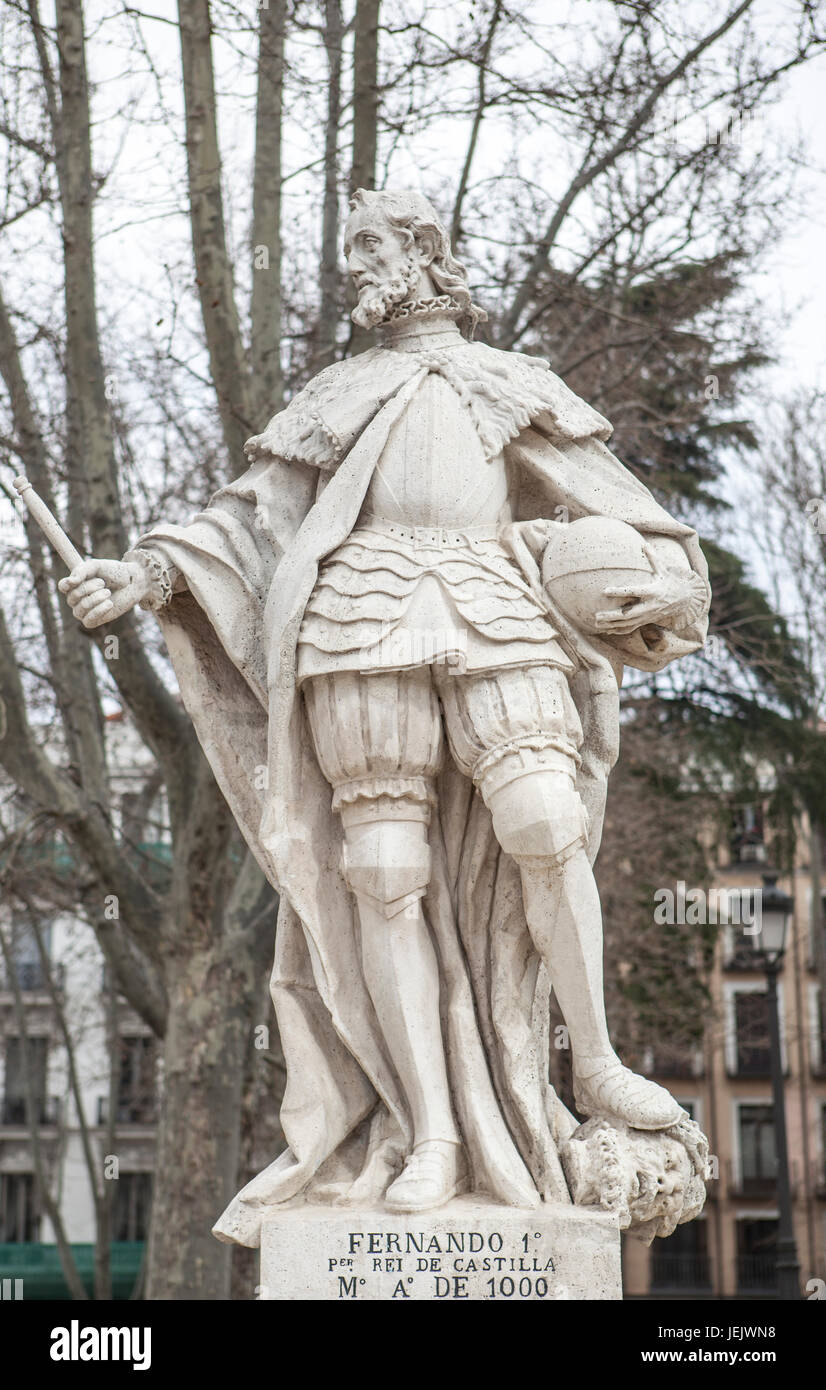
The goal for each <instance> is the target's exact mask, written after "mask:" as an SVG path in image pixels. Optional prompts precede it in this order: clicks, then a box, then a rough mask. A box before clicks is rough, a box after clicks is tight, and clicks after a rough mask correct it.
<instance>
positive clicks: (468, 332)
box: [350, 188, 487, 338]
mask: <svg viewBox="0 0 826 1390" xmlns="http://www.w3.org/2000/svg"><path fill="white" fill-rule="evenodd" d="M350 207H351V209H352V210H353V211H354V212H355V211H356V210H357V209H359V208H375V209H376V210H377V211H378V212H380V213H381V215H382V217H384V218H385V219H386V221H387V222H389V223H390V225H391V227H395V228H396V230H397V231H399V232H401V234H402V237H403V239H404V241H405V244H406V245H407V246H412V245H413V244H414V242H417V241H421V239H422V237H424V236H429V237H432V239H433V243H434V246H435V255H434V257H433V260H432V261H431V263H430V265H429V266H428V267H427V273H428V275H429V276H430V278H431V280H432V281H433V283H434V285H435V286H436V288H437V290H438V291H439V294H449V295H451V296H452V297H453V298H454V299H455V300H456V302H457V304H459V305H460V307H461V309H462V314H461V317H460V319H459V328H460V329H461V331H462V332H463V333H464V335H465V337H466V338H472V337H473V334H474V331H475V329H476V325H477V323H484V321H485V319H486V318H487V314H486V313H485V311H484V309H480V308H479V306H478V304H474V303H473V301H472V299H471V297H470V289H469V288H468V277H467V271H466V270H465V267H464V266H463V265H462V264H461V262H460V261H457V259H456V257H455V256H454V255H453V252H452V251H451V249H450V237H449V236H448V232H447V228H446V227H445V225H444V223H443V222H442V221H440V219H439V215H438V213H437V212H436V209H435V208H434V207H433V204H432V203H429V202H428V200H427V198H425V197H423V196H422V194H421V193H416V192H414V191H413V190H412V189H402V190H399V191H398V192H382V191H374V190H372V189H368V188H357V189H356V191H355V193H354V194H353V196H352V198H351V199H350Z"/></svg>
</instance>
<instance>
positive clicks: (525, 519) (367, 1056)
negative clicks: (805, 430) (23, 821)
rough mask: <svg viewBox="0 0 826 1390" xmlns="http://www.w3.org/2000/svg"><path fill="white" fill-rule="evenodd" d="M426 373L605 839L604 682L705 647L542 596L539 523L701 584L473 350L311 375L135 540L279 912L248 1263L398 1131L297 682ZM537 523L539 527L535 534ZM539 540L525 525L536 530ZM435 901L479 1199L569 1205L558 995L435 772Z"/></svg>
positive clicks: (245, 1239) (681, 552) (581, 454)
mask: <svg viewBox="0 0 826 1390" xmlns="http://www.w3.org/2000/svg"><path fill="white" fill-rule="evenodd" d="M428 371H441V372H443V374H444V375H445V376H446V377H447V379H448V380H450V381H451V382H452V384H453V385H455V386H456V389H457V390H458V391H459V393H460V395H461V396H462V398H463V400H464V401H465V403H466V405H467V406H468V409H469V410H470V412H471V415H472V416H473V419H474V424H475V426H476V428H477V430H478V432H479V434H480V438H481V439H482V441H483V443H484V444H485V447H486V451H487V453H488V455H489V456H493V454H495V453H497V452H499V450H501V449H502V448H504V449H505V456H506V461H507V465H508V469H509V477H510V479H511V480H512V481H511V501H512V506H513V514H514V517H515V518H516V520H515V522H514V523H513V524H512V525H510V526H508V527H507V528H506V530H505V532H504V533H503V540H504V541H505V543H506V545H508V546H509V548H510V550H511V553H512V554H513V557H514V560H515V562H516V563H517V565H518V566H519V568H520V569H521V571H522V573H523V574H524V575H525V577H526V578H527V579H528V581H529V583H530V584H531V586H532V587H533V589H534V591H535V592H536V593H537V594H538V595H541V596H542V602H543V603H544V604H545V606H546V607H547V609H548V611H549V613H550V615H551V619H552V621H553V623H554V626H555V628H556V629H557V631H558V632H559V633H560V640H561V641H562V643H563V646H564V647H565V649H566V651H567V652H568V654H569V655H570V656H571V657H572V659H573V660H574V662H575V665H576V672H575V674H574V676H572V677H571V689H572V693H573V696H574V699H575V701H576V704H577V707H578V710H579V714H580V718H581V720H582V725H583V731H584V744H583V748H582V759H583V761H582V767H581V768H580V771H579V782H578V785H579V790H580V792H581V794H582V797H583V800H584V802H585V805H586V807H587V809H588V812H589V816H590V825H591V841H590V846H589V850H590V854H591V857H592V858H593V856H594V855H595V854H596V851H597V848H598V844H599V838H600V834H601V826H602V816H603V810H604V802H605V790H606V782H607V777H608V773H609V771H610V768H611V767H612V765H613V763H614V761H615V759H616V756H617V751H618V734H619V729H618V682H619V680H620V679H621V674H622V667H623V665H624V664H630V665H632V666H636V667H639V668H642V669H645V670H657V669H659V668H660V667H662V666H664V665H665V664H666V663H667V662H669V661H671V660H673V659H674V658H675V657H677V656H680V655H682V654H684V653H686V652H690V651H693V650H695V649H696V648H697V647H699V646H700V645H702V642H703V641H704V638H705V619H704V617H700V618H698V619H697V621H695V622H693V623H691V625H690V626H688V627H686V628H685V629H683V630H680V631H677V632H665V631H659V630H655V631H654V634H653V639H652V637H651V635H650V633H649V635H648V637H647V640H645V641H644V640H643V638H642V637H641V635H640V634H639V633H635V634H633V636H631V637H625V638H616V639H612V641H611V642H610V643H609V642H604V643H603V642H601V641H599V640H597V639H588V640H587V641H586V640H585V639H583V637H582V636H581V634H579V633H578V632H576V631H575V630H574V629H572V628H571V626H570V624H569V623H568V622H567V621H566V619H565V617H564V615H563V614H562V613H561V612H559V611H558V610H557V609H556V608H555V606H554V605H553V604H552V603H551V602H550V600H549V599H548V598H547V595H546V594H544V591H543V590H542V588H541V583H540V577H539V568H538V562H537V561H538V557H541V548H542V527H541V524H537V519H539V520H540V521H541V519H544V518H554V517H555V516H556V517H558V516H559V515H560V512H559V510H558V509H559V508H560V507H564V508H566V509H567V519H570V520H574V519H576V518H578V517H581V516H587V515H594V514H596V515H602V516H607V517H614V518H618V519H620V520H622V521H625V522H628V523H630V525H632V526H634V527H636V528H637V529H638V530H639V531H640V532H641V533H643V535H644V537H645V539H646V540H648V541H649V542H651V543H652V544H653V545H654V546H655V547H657V546H658V547H659V548H660V550H661V551H662V554H663V556H664V558H665V559H666V560H669V559H670V560H671V561H672V562H673V563H678V564H680V565H682V566H683V567H685V568H686V569H687V568H688V567H689V566H690V567H691V569H693V570H694V572H695V573H696V574H697V575H699V576H702V578H703V579H705V575H706V569H705V564H704V561H703V557H702V554H701V552H700V548H699V545H698V543H697V537H696V534H695V533H694V532H693V531H692V530H691V529H690V528H689V527H688V526H684V525H682V524H680V523H679V522H677V521H675V520H673V519H672V518H671V517H670V516H669V515H668V513H667V512H666V511H664V510H663V508H662V507H660V506H659V504H658V503H657V502H656V501H655V500H654V498H653V497H652V495H651V494H650V492H649V491H648V490H647V488H645V487H644V486H643V484H642V483H640V482H639V481H638V480H637V479H636V478H634V477H633V475H632V474H631V473H629V472H628V471H627V470H626V469H625V468H624V467H623V466H622V464H620V463H619V462H618V460H617V459H616V458H614V456H613V455H612V454H611V453H610V451H609V450H608V449H607V447H606V445H605V443H604V439H605V438H606V437H607V436H608V434H609V433H610V426H609V425H608V423H607V422H606V421H605V420H603V418H602V417H601V416H600V415H598V414H597V413H596V411H593V410H592V409H591V408H590V407H589V406H588V405H586V404H585V402H583V401H581V400H579V399H578V398H577V397H576V396H574V395H573V393H572V392H571V391H569V390H568V388H567V387H566V386H565V385H564V383H563V382H561V381H560V380H559V378H557V377H555V376H554V375H553V373H552V372H550V371H549V369H548V365H547V363H545V362H543V361H542V360H541V359H537V358H529V357H523V356H521V355H520V354H517V353H502V352H497V351H496V350H495V349H492V348H489V347H485V346H484V345H481V344H468V343H464V342H462V343H461V345H459V346H457V347H456V348H452V349H449V350H444V351H441V352H433V351H430V352H417V351H414V352H411V351H406V352H398V351H388V349H387V348H373V349H371V350H370V351H368V352H366V353H364V354H362V355H361V356H360V357H358V358H356V359H354V360H353V361H349V362H343V363H338V364H336V365H335V366H333V367H331V368H328V369H327V370H326V371H324V372H322V373H321V374H320V375H319V376H318V377H316V378H315V380H314V381H313V382H311V383H310V385H309V386H308V387H307V388H305V390H304V391H302V392H301V393H300V394H299V395H298V396H297V397H296V398H295V399H294V400H293V401H292V402H291V404H290V405H289V406H288V407H287V409H286V410H284V411H282V412H281V413H280V414H279V415H277V416H276V417H275V418H274V420H273V421H272V422H271V423H270V425H269V426H268V427H267V430H266V431H265V432H264V434H263V435H260V436H257V437H256V438H255V439H253V440H251V441H250V443H249V445H248V446H247V453H248V455H249V457H251V458H252V460H253V462H252V466H251V467H250V468H249V470H248V471H247V472H246V473H244V474H243V476H241V477H240V478H238V479H237V480H236V481H234V482H232V483H230V484H229V485H228V486H227V487H225V488H222V489H221V490H220V491H219V492H218V493H216V494H215V496H214V497H213V498H212V499H211V501H210V502H209V504H208V506H207V507H206V509H205V510H204V511H203V512H201V513H200V514H199V515H197V516H196V517H195V518H194V519H193V520H192V521H191V522H190V524H189V525H187V526H172V525H170V526H160V527H158V528H157V529H155V530H154V531H152V532H151V533H150V534H148V535H146V536H144V537H142V538H141V540H140V541H139V542H138V544H139V545H143V546H147V547H150V548H151V549H152V550H154V551H156V552H159V553H160V554H161V555H162V556H163V558H164V559H165V560H166V561H167V562H168V563H171V564H174V565H175V566H176V567H177V569H178V570H179V571H180V572H181V574H182V575H183V576H184V578H185V580H186V585H187V588H186V590H184V591H182V592H179V593H176V594H175V596H174V597H173V599H172V601H171V603H170V604H169V605H168V606H167V607H166V608H164V609H163V610H161V612H160V615H159V617H160V622H161V624H162V627H163V632H164V636H165V639H166V643H167V647H168V649H169V653H170V657H171V659H172V662H173V665H174V668H175V672H176V675H177V678H178V682H179V685H180V690H181V694H182V697H183V700H184V703H185V706H186V708H187V710H188V712H189V714H190V716H191V718H192V720H193V723H194V725H195V729H196V732H197V734H198V737H199V739H200V742H201V744H202V745H203V748H204V750H205V752H206V755H207V757H208V759H209V761H210V764H211V766H212V769H213V771H214V773H215V776H216V778H217V780H218V783H219V785H220V787H221V790H222V792H223V794H224V795H225V797H226V799H227V802H228V803H229V805H230V807H231V809H232V812H233V814H234V816H235V818H236V820H237V822H238V825H239V826H240V828H241V831H242V832H243V835H244V837H245V839H246V841H247V843H248V844H249V846H250V849H251V850H252V852H253V854H254V855H255V857H256V859H257V860H258V863H259V864H260V866H261V868H262V870H263V871H264V873H265V874H266V876H267V878H268V879H269V881H270V882H271V883H272V884H273V885H274V886H275V887H276V888H277V890H278V892H279V895H280V905H279V911H278V923H277V931H276V946H275V962H274V967H273V972H272V980H271V993H272V998H273V1003H274V1005H275V1010H276V1015H277V1019H278V1026H279V1030H280V1035H281V1042H282V1046H283V1050H284V1058H285V1062H286V1067H287V1085H286V1092H285V1095H284V1100H283V1105H282V1109H281V1122H282V1127H283V1131H284V1135H285V1138H286V1143H287V1147H286V1148H285V1150H284V1151H283V1153H282V1154H281V1155H280V1156H279V1157H278V1158H276V1159H275V1161H274V1162H273V1163H271V1164H270V1165H269V1166H268V1167H267V1168H265V1169H264V1170H263V1172H261V1173H260V1174H258V1176H257V1177H255V1178H254V1179H253V1180H252V1181H251V1182H250V1183H248V1184H247V1186H246V1187H245V1188H243V1190H242V1191H241V1192H240V1193H239V1194H238V1196H237V1197H235V1198H234V1199H233V1201H232V1202H231V1203H230V1205H229V1207H228V1208H227V1209H226V1211H225V1212H224V1213H223V1215H222V1216H221V1217H220V1219H219V1221H218V1223H217V1224H216V1226H215V1228H214V1233H215V1235H216V1236H218V1237H219V1239H222V1240H225V1241H233V1242H238V1243H240V1244H243V1245H249V1246H255V1245H258V1243H259V1239H260V1223H261V1219H262V1217H263V1216H264V1215H265V1214H267V1212H268V1211H271V1210H272V1207H273V1204H276V1203H283V1202H291V1201H303V1200H305V1199H307V1198H309V1199H310V1200H314V1201H336V1200H338V1201H344V1202H348V1201H349V1202H351V1203H354V1204H355V1203H358V1204H360V1205H361V1204H362V1203H363V1204H366V1205H369V1204H371V1203H374V1202H376V1201H377V1200H379V1199H380V1198H381V1196H382V1193H383V1191H384V1188H385V1186H386V1185H387V1182H388V1181H389V1177H390V1175H392V1172H393V1171H396V1170H397V1169H398V1166H399V1164H400V1162H401V1159H402V1158H403V1156H404V1154H405V1153H406V1152H407V1151H408V1150H409V1147H410V1143H411V1123H410V1116H409V1112H408V1108H407V1104H406V1101H405V1097H404V1095H403V1094H402V1093H401V1089H400V1086H399V1082H398V1079H397V1077H396V1076H395V1074H394V1070H393V1067H392V1064H391V1062H390V1058H389V1056H388V1053H387V1049H386V1047H385V1044H384V1041H383V1038H382V1034H381V1030H380V1028H379V1025H378V1021H377V1018H376V1015H375V1011H374V1009H373V1005H372V1002H371V1000H370V997H369V994H368V993H367V989H366V986H365V983H364V979H363V976H362V971H361V966H360V945H359V932H358V918H357V911H356V904H355V900H354V898H353V897H352V895H351V894H350V892H349V891H348V890H347V888H346V886H345V883H344V880H343V878H342V876H341V869H340V858H341V849H342V832H341V827H340V823H339V820H338V817H337V816H335V815H334V814H333V812H332V809H331V789H330V786H329V784H328V783H327V782H326V781H325V779H324V777H323V775H322V773H321V771H320V769H319V766H318V763H317V761H316V758H315V754H314V752H313V746H312V741H311V738H310V734H309V729H308V726H307V723H306V716H305V713H304V708H303V701H302V699H301V697H300V692H299V691H298V690H297V688H296V660H297V651H296V647H297V638H298V632H299V627H300V624H301V619H302V615H303V612H304V608H305V605H306V603H307V601H308V599H309V597H310V594H311V593H312V590H313V587H314V585H315V582H316V578H317V575H318V569H319V564H320V562H321V561H322V560H323V559H324V557H325V556H327V555H329V554H330V553H331V552H332V551H334V550H335V549H336V547H337V546H339V545H340V544H341V543H342V542H343V541H344V540H345V539H346V538H347V536H348V535H349V534H350V532H351V530H352V529H353V527H354V525H355V523H356V521H357V519H358V516H359V512H360V509H361V507H362V503H363V500H364V497H365V493H366V491H367V487H368V485H369V482H370V479H371V476H372V474H373V470H374V468H375V466H376V463H377V461H378V459H379V457H380V455H381V451H382V448H383V446H384V444H385V441H386V440H387V437H388V433H389V431H390V428H391V426H392V424H393V422H394V421H395V420H397V419H398V418H399V416H400V415H401V413H402V412H403V410H404V409H405V407H406V405H407V403H408V402H409V400H410V399H411V398H412V396H413V395H414V394H415V392H416V390H417V388H418V386H419V384H420V382H421V381H422V380H423V379H424V377H425V375H426V374H427V372H428ZM526 523H527V524H526ZM531 523H533V524H531ZM437 790H438V810H437V811H436V812H435V813H434V816H433V819H432V822H431V828H430V841H431V850H432V862H433V876H432V882H431V884H430V887H429V890H428V893H427V896H426V898H425V901H424V907H425V914H426V917H427V920H428V922H429V924H430V928H431V931H432V935H433V939H434V944H435V949H436V953H437V957H438V962H439V970H440V980H441V994H440V998H441V1009H442V1023H443V1032H444V1038H445V1045H446V1053H447V1057H448V1067H449V1075H450V1083H451V1092H452V1095H453V1099H454V1105H455V1110H456V1116H457V1120H458V1123H459V1126H460V1129H461V1132H462V1136H463V1139H464V1142H465V1146H466V1150H467V1154H468V1158H469V1162H470V1166H471V1172H472V1185H473V1190H474V1191H477V1192H482V1193H486V1194H488V1195H489V1196H490V1197H491V1198H492V1199H493V1200H495V1201H498V1202H500V1203H505V1204H508V1205H514V1206H520V1207H527V1208H531V1207H536V1206H538V1205H539V1204H540V1203H541V1202H543V1201H557V1202H565V1203H567V1202H570V1200H571V1199H570V1196H569V1193H568V1189H567V1186H566V1184H565V1179H564V1175H563V1172H562V1168H561V1164H560V1160H559V1154H558V1148H559V1145H560V1143H561V1142H562V1141H563V1140H564V1139H566V1138H567V1137H568V1135H569V1134H570V1133H571V1132H572V1130H573V1129H574V1127H575V1123H574V1120H573V1118H572V1117H571V1115H570V1114H569V1112H568V1111H567V1110H566V1109H565V1108H564V1106H563V1105H562V1103H561V1102H560V1101H559V1099H558V1098H557V1096H556V1095H555V1093H554V1091H553V1090H552V1088H551V1087H550V1084H549V1081H548V1055H549V1054H548V1046H549V1038H548V1032H549V1025H548V1012H549V1011H548V1001H549V993H550V985H551V984H552V982H549V981H548V979H547V976H546V975H545V972H544V967H542V966H541V963H540V960H539V958H538V956H537V954H536V952H535V950H534V948H533V945H532V942H531V939H530V936H529V933H528V929H527V926H526V922H525V915H524V909H523V905H522V894H521V886H520V879H519V872H518V868H517V866H516V864H515V863H514V862H513V861H512V860H511V859H510V858H509V856H508V855H506V854H504V853H503V852H502V851H501V850H500V849H499V847H498V844H497V842H496V840H495V838H494V834H493V829H492V824H491V818H490V814H489V812H488V810H487V808H486V807H485V805H484V803H483V802H482V800H481V798H480V797H479V796H477V795H476V794H475V792H474V788H473V786H472V784H471V782H470V781H469V780H468V779H467V778H466V777H465V776H464V775H463V774H462V773H461V772H459V770H458V769H457V768H456V767H455V766H454V765H453V764H452V761H451V760H450V759H449V758H447V759H446V763H445V766H444V768H443V770H442V772H441V773H440V776H439V782H438V788H437Z"/></svg>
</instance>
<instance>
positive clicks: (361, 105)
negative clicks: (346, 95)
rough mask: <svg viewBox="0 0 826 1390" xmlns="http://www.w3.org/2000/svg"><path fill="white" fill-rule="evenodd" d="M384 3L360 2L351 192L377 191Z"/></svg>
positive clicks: (377, 0)
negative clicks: (380, 34)
mask: <svg viewBox="0 0 826 1390" xmlns="http://www.w3.org/2000/svg"><path fill="white" fill-rule="evenodd" d="M380 10H381V0H358V4H357V5H356V17H355V33H354V39H353V160H352V164H351V167H350V192H351V194H352V193H354V192H355V190H356V189H357V188H375V186H376V156H377V151H378V122H379V12H380Z"/></svg>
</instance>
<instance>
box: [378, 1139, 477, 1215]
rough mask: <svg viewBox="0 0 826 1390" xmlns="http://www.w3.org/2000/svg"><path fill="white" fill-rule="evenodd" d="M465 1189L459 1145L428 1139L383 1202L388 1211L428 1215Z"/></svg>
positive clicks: (464, 1169) (465, 1177) (417, 1146)
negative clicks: (421, 1212)
mask: <svg viewBox="0 0 826 1390" xmlns="http://www.w3.org/2000/svg"><path fill="white" fill-rule="evenodd" d="M466 1188H467V1163H466V1161H465V1155H464V1150H463V1148H462V1146H461V1144H451V1143H448V1142H447V1140H444V1139H429V1140H427V1139H426V1140H425V1141H424V1142H423V1143H421V1144H417V1145H416V1147H415V1149H414V1150H413V1152H412V1153H411V1154H410V1155H409V1157H408V1159H407V1162H406V1163H405V1165H404V1168H403V1169H402V1172H401V1174H400V1176H399V1177H398V1178H396V1181H395V1182H393V1183H391V1184H390V1186H389V1187H388V1189H387V1191H386V1193H385V1195H384V1200H385V1204H386V1206H388V1207H389V1209H390V1211H431V1210H432V1209H433V1208H434V1207H441V1206H444V1204H445V1202H449V1201H450V1199H451V1197H455V1196H456V1194H457V1193H458V1192H464V1191H465V1190H466Z"/></svg>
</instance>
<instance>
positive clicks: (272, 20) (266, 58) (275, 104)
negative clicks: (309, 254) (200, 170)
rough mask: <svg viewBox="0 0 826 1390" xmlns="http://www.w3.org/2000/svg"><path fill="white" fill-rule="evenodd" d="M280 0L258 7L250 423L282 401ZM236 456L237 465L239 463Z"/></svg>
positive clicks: (260, 424)
mask: <svg viewBox="0 0 826 1390" xmlns="http://www.w3.org/2000/svg"><path fill="white" fill-rule="evenodd" d="M286 22H287V5H286V0H270V4H269V5H268V6H266V7H263V8H262V9H261V11H260V19H259V31H258V101H257V105H256V113H255V168H254V173H253V193H252V302H251V315H252V380H251V384H250V390H251V396H252V409H253V411H254V414H255V428H256V429H257V430H261V429H263V428H264V425H265V423H266V421H267V420H268V419H269V418H270V416H271V415H275V413H276V411H278V410H280V409H281V407H282V406H283V404H284V376H283V372H282V369H281V134H282V130H281V127H282V116H283V110H284V34H285V28H286ZM240 462H241V461H240V460H239V466H240Z"/></svg>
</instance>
